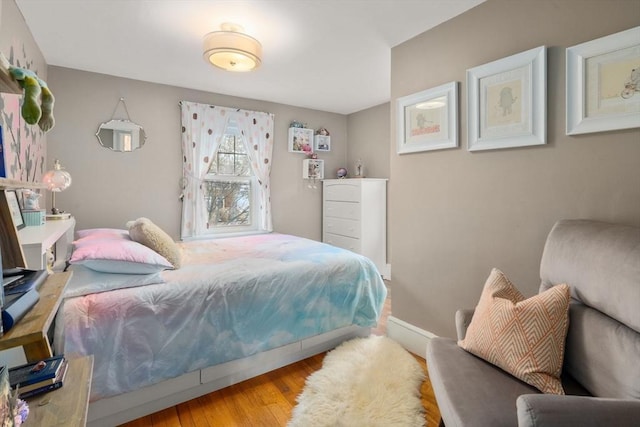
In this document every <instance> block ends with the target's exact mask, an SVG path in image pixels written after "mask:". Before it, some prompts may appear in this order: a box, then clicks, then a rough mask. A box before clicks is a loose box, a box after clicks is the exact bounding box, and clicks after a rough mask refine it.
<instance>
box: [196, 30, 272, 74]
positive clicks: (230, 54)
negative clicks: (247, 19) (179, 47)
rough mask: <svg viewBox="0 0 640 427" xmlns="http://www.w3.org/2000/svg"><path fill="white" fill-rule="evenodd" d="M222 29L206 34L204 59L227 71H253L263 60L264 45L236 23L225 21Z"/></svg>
mask: <svg viewBox="0 0 640 427" xmlns="http://www.w3.org/2000/svg"><path fill="white" fill-rule="evenodd" d="M220 28H221V31H213V32H211V33H209V34H206V35H205V36H204V53H203V56H204V59H205V60H206V61H207V62H209V63H211V64H212V65H215V66H216V67H218V68H222V69H223V70H227V71H251V70H255V69H256V68H258V67H259V66H260V63H261V62H262V58H261V57H262V45H261V44H260V42H259V41H258V40H256V39H254V38H253V37H251V36H248V35H246V34H244V33H243V32H242V31H243V28H242V27H241V26H239V25H236V24H230V23H224V24H222V25H221V26H220Z"/></svg>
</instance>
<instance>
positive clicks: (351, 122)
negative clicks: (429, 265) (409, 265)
mask: <svg viewBox="0 0 640 427" xmlns="http://www.w3.org/2000/svg"><path fill="white" fill-rule="evenodd" d="M390 108H391V106H390V104H389V103H388V102H385V103H384V104H380V105H377V106H375V107H371V108H367V109H366V110H362V111H358V112H357V113H353V114H349V116H348V117H347V134H348V135H349V143H348V144H347V166H346V167H347V169H348V171H349V174H350V176H353V175H355V172H356V162H357V161H358V159H360V161H361V162H362V167H363V172H364V176H365V177H367V178H387V179H388V178H389V137H390V134H389V132H390V130H389V127H390V122H389V115H390V111H389V109H390ZM387 188H389V187H388V184H387ZM390 256H391V242H390V240H389V224H388V223H387V264H388V263H389V259H390Z"/></svg>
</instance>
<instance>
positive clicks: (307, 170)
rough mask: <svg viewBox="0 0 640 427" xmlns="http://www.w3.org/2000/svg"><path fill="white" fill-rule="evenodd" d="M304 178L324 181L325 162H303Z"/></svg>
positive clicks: (308, 160)
mask: <svg viewBox="0 0 640 427" xmlns="http://www.w3.org/2000/svg"><path fill="white" fill-rule="evenodd" d="M302 178H304V179H324V160H318V159H305V160H303V162H302Z"/></svg>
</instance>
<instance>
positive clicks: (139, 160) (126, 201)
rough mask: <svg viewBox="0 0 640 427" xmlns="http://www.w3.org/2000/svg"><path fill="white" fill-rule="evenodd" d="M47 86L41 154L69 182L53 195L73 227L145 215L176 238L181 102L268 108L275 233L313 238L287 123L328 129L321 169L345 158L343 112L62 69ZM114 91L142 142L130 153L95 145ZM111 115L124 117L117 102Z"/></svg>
mask: <svg viewBox="0 0 640 427" xmlns="http://www.w3.org/2000/svg"><path fill="white" fill-rule="evenodd" d="M49 86H51V87H52V88H54V89H55V93H56V105H55V116H56V121H57V124H56V127H55V128H54V129H53V130H52V131H51V132H50V133H49V134H48V135H49V138H48V140H49V142H48V156H47V157H48V160H49V162H50V163H51V164H52V163H53V160H54V159H56V158H58V159H60V161H61V162H62V164H63V166H65V168H66V169H67V170H68V171H69V173H70V174H71V176H72V179H73V183H72V185H71V187H70V188H69V189H68V190H66V191H65V192H62V193H59V195H58V196H57V197H56V205H57V206H58V207H59V208H61V209H64V210H67V211H69V212H71V213H72V214H73V215H74V216H75V217H76V220H77V229H82V228H90V227H116V228H122V227H124V224H125V223H126V221H128V220H131V219H135V218H137V217H140V216H146V217H149V218H150V219H152V220H153V221H154V222H156V223H157V224H158V225H159V226H160V227H162V228H163V229H165V230H166V231H167V232H168V233H169V234H170V235H171V236H172V237H174V238H176V239H177V238H178V237H179V235H180V232H179V230H180V216H181V202H180V201H179V200H178V195H179V194H180V187H179V180H180V177H181V173H182V172H181V167H182V160H181V159H182V154H181V148H180V109H179V106H178V102H179V101H180V100H187V101H195V102H201V103H208V104H213V105H221V106H225V107H236V108H243V109H248V110H256V111H266V112H270V113H273V114H275V128H274V135H275V145H274V152H273V163H272V165H273V166H272V171H271V180H272V182H271V200H272V210H273V225H274V230H275V231H278V232H283V233H288V234H294V235H297V236H302V237H308V238H311V239H315V240H320V239H321V225H322V221H321V213H322V209H321V204H322V200H321V188H320V186H319V185H318V187H317V188H316V189H313V188H308V186H307V182H305V181H304V180H303V179H302V160H303V159H304V158H305V157H304V155H303V154H298V153H289V152H288V151H287V135H288V128H289V124H290V122H291V121H292V120H298V121H302V122H305V123H307V124H308V126H309V127H312V128H314V129H317V128H319V127H326V128H327V129H328V130H329V131H330V132H331V151H330V152H323V153H321V154H320V155H319V158H321V159H324V160H325V173H328V174H329V175H330V174H331V171H335V170H336V169H337V168H338V167H340V166H342V165H344V163H345V161H346V143H347V117H346V116H344V115H340V114H333V113H326V112H321V111H315V110H309V109H303V108H296V107H291V106H287V105H282V104H275V103H270V102H263V101H256V100H251V99H244V98H235V97H230V96H224V95H218V94H213V93H207V92H201V91H195V90H189V89H183V88H178V87H173V86H166V85H159V84H155V83H148V82H142V81H138V80H130V79H123V78H119V77H113V76H107V75H102V74H96V73H89V72H84V71H79V70H72V69H67V68H61V67H53V66H50V67H49ZM120 97H124V98H125V102H126V104H127V107H128V109H129V113H130V115H131V120H132V121H134V122H136V123H138V124H140V125H142V126H143V127H144V129H145V131H146V133H147V142H146V144H145V145H144V147H143V148H142V149H139V150H136V151H134V152H132V153H116V152H113V151H111V150H108V149H105V148H102V147H101V146H100V145H99V144H98V141H97V139H96V137H95V133H96V130H97V128H98V126H99V125H100V123H101V122H103V121H108V120H109V119H111V115H112V113H113V111H114V109H115V108H116V104H117V103H118V100H119V99H120ZM116 118H126V114H125V112H124V109H123V108H122V105H120V107H119V109H118V111H117V113H116Z"/></svg>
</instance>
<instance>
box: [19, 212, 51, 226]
mask: <svg viewBox="0 0 640 427" xmlns="http://www.w3.org/2000/svg"><path fill="white" fill-rule="evenodd" d="M46 212H47V211H46V210H45V209H37V210H28V209H25V210H23V211H22V218H24V223H25V225H27V226H32V225H44V221H45V214H46Z"/></svg>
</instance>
